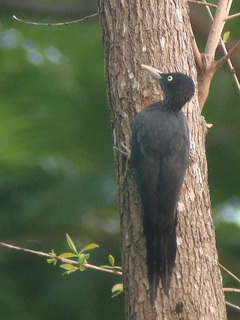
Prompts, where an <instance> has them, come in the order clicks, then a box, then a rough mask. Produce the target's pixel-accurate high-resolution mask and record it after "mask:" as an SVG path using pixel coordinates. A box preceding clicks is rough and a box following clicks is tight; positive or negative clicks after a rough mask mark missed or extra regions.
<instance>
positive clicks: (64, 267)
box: [60, 263, 78, 271]
mask: <svg viewBox="0 0 240 320" xmlns="http://www.w3.org/2000/svg"><path fill="white" fill-rule="evenodd" d="M60 267H61V268H63V269H64V270H67V271H76V270H77V269H78V268H77V267H75V266H73V265H72V264H69V263H64V264H61V265H60Z"/></svg>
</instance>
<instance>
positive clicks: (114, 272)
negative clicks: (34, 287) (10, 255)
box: [0, 242, 122, 275]
mask: <svg viewBox="0 0 240 320" xmlns="http://www.w3.org/2000/svg"><path fill="white" fill-rule="evenodd" d="M0 246H3V247H7V248H10V249H15V250H20V251H25V252H29V253H33V254H36V255H38V256H41V257H45V258H50V259H53V258H56V259H57V260H59V261H63V262H67V263H70V264H78V262H77V261H75V260H71V259H66V258H61V257H59V256H53V255H51V254H49V253H46V252H42V251H36V250H31V249H26V248H21V247H17V246H13V245H11V244H8V243H5V242H0ZM83 266H84V267H85V268H87V269H94V270H98V271H103V272H108V273H112V274H118V275H122V272H120V271H116V270H110V269H105V268H101V267H98V266H95V265H92V264H89V263H83Z"/></svg>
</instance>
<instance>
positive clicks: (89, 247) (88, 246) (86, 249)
mask: <svg viewBox="0 0 240 320" xmlns="http://www.w3.org/2000/svg"><path fill="white" fill-rule="evenodd" d="M96 248H99V245H98V244H96V243H90V244H88V245H87V246H86V247H84V248H83V249H82V250H81V251H80V253H83V252H85V251H89V250H93V249H96Z"/></svg>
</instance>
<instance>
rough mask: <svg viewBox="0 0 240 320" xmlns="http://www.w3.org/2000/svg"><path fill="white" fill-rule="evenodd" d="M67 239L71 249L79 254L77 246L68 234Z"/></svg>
mask: <svg viewBox="0 0 240 320" xmlns="http://www.w3.org/2000/svg"><path fill="white" fill-rule="evenodd" d="M66 238H67V243H68V245H69V247H70V249H72V250H73V251H74V252H75V253H76V254H77V253H78V252H77V249H76V247H75V244H74V242H73V241H72V239H71V238H70V236H69V235H68V234H66Z"/></svg>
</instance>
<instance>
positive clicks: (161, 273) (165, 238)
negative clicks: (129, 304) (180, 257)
mask: <svg viewBox="0 0 240 320" xmlns="http://www.w3.org/2000/svg"><path fill="white" fill-rule="evenodd" d="M146 242H147V243H146V244H147V268H148V281H149V287H150V297H151V302H152V303H154V301H155V299H156V295H157V287H158V285H159V281H160V279H161V282H162V286H163V289H164V291H165V293H168V291H169V287H170V283H171V275H172V269H173V267H174V264H175V258H176V247H177V245H176V226H174V227H173V228H172V229H171V231H169V230H168V231H167V232H166V231H164V232H161V231H159V232H158V233H156V232H154V233H153V234H149V235H148V234H147V233H146Z"/></svg>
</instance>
